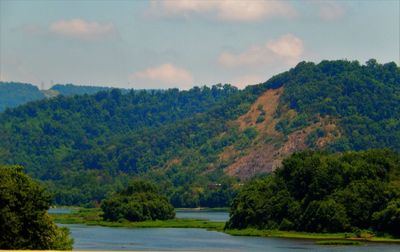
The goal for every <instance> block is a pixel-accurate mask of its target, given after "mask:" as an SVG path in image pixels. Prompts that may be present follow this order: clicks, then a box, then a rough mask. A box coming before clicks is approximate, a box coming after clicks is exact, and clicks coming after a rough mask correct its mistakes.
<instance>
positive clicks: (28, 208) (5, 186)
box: [0, 166, 73, 250]
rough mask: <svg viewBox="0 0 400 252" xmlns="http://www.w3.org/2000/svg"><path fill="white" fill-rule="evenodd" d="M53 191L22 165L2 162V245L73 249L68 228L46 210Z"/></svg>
mask: <svg viewBox="0 0 400 252" xmlns="http://www.w3.org/2000/svg"><path fill="white" fill-rule="evenodd" d="M50 202H51V197H50V195H49V194H48V193H47V192H46V191H45V189H44V188H43V187H42V186H41V185H39V184H38V183H37V182H35V181H33V180H32V179H31V178H30V177H28V176H27V175H25V174H24V173H23V169H22V167H20V166H0V234H1V235H0V249H42V250H48V249H57V250H70V249H72V244H73V241H72V239H71V238H70V237H69V230H68V229H66V228H58V227H57V226H56V225H55V224H54V223H53V221H52V220H51V219H50V217H49V215H48V214H47V210H48V209H49V206H50Z"/></svg>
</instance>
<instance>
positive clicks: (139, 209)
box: [101, 179, 175, 221]
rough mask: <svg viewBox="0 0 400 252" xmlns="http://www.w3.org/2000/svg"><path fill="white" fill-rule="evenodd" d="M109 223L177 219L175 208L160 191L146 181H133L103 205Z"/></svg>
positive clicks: (105, 217) (104, 201) (105, 218)
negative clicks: (123, 220)
mask: <svg viewBox="0 0 400 252" xmlns="http://www.w3.org/2000/svg"><path fill="white" fill-rule="evenodd" d="M101 208H102V210H103V212H104V214H103V218H104V220H107V221H119V220H122V219H125V220H128V221H146V220H167V219H173V218H174V217H175V210H174V207H173V206H172V205H171V204H170V203H169V202H168V199H167V197H165V196H164V195H162V194H161V193H160V189H159V188H157V186H156V185H155V184H153V183H151V182H148V181H145V180H137V179H136V180H133V181H131V183H130V184H129V186H128V187H127V188H125V189H123V190H121V191H120V192H118V193H114V194H112V195H110V196H109V197H108V198H107V199H105V200H103V201H102V203H101Z"/></svg>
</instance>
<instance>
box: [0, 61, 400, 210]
mask: <svg viewBox="0 0 400 252" xmlns="http://www.w3.org/2000/svg"><path fill="white" fill-rule="evenodd" d="M281 86H283V87H284V92H283V94H282V96H281V98H280V101H279V106H278V111H277V113H276V115H275V117H276V118H275V120H276V121H279V122H278V124H277V126H276V129H277V130H279V131H281V132H282V133H283V135H287V134H289V133H291V132H293V131H294V130H301V129H304V127H306V126H307V125H310V124H312V123H314V122H315V121H318V120H321V118H328V119H329V120H331V121H333V122H334V123H335V125H337V127H338V132H336V133H337V135H336V136H335V137H334V138H332V140H330V142H329V143H328V146H327V148H328V150H329V151H338V150H339V151H343V150H352V149H354V150H360V149H368V148H382V147H388V148H391V149H393V150H395V151H400V146H399V143H400V120H399V118H400V109H399V108H400V70H399V67H398V66H396V64H395V63H387V64H378V63H377V62H376V61H374V60H370V61H368V62H367V63H366V65H360V64H359V63H358V62H356V61H355V62H349V61H345V60H338V61H322V62H321V63H319V64H314V63H306V62H302V63H300V64H298V65H297V66H296V67H295V68H293V69H291V70H290V71H287V72H285V73H282V74H279V75H277V76H274V77H273V78H271V79H270V80H269V81H267V82H266V83H263V84H259V85H254V86H249V87H247V88H246V89H244V90H238V89H236V88H234V87H232V86H229V85H215V86H213V87H211V88H208V87H201V88H199V87H195V88H192V89H191V90H188V91H179V90H177V89H170V90H164V91H155V90H149V91H134V90H131V91H129V92H127V91H126V90H123V91H121V90H116V89H110V90H108V89H107V90H104V91H100V92H98V93H96V94H93V95H79V96H73V97H66V96H59V97H56V98H53V99H48V100H41V101H36V102H32V103H29V104H26V105H24V106H20V107H18V108H15V109H12V110H7V111H5V112H4V113H2V114H0V162H2V163H6V164H21V165H23V166H25V167H26V171H27V172H28V173H29V174H30V175H32V176H33V177H35V178H38V179H40V180H42V181H45V183H47V185H48V186H49V188H50V189H51V190H52V191H53V192H54V193H55V201H56V203H57V204H63V205H71V204H72V205H76V204H90V205H93V204H97V203H99V202H100V201H101V200H102V199H104V197H105V195H106V194H107V192H108V191H116V190H121V189H122V188H123V187H125V186H126V185H127V184H128V181H129V179H130V178H132V177H139V176H140V177H144V178H146V179H150V180H153V181H155V182H157V183H158V184H160V185H162V187H163V188H165V191H166V193H167V195H168V197H169V198H170V200H171V202H172V203H173V205H174V206H176V207H198V206H214V207H219V206H227V205H228V204H229V203H230V202H231V199H232V198H233V197H234V196H235V193H236V192H235V191H236V189H235V188H236V187H235V184H237V182H238V181H237V179H236V178H230V177H227V176H225V175H224V169H225V168H226V167H227V166H229V165H230V164H232V163H233V162H235V161H236V159H235V158H236V157H238V156H240V155H245V154H246V149H247V148H250V147H251V146H254V141H255V139H256V138H257V136H262V132H261V134H259V133H260V132H258V130H257V129H256V127H254V128H253V127H249V128H246V129H239V127H238V125H237V124H235V123H234V122H233V121H234V120H236V119H237V118H238V117H239V116H240V115H242V114H244V113H245V112H247V111H248V110H249V108H250V105H251V104H252V103H253V102H254V101H255V100H256V99H257V98H258V97H259V95H260V94H262V93H263V92H264V91H265V90H267V89H268V88H278V87H281ZM66 88H67V90H73V89H75V87H71V86H68V85H67V86H66ZM84 88H85V87H83V89H84ZM266 109H267V110H268V108H266ZM288 110H294V111H295V115H296V116H294V117H287V116H286V115H287V114H290V113H286V112H287V111H288ZM292 114H293V113H292ZM263 116H264V117H263ZM263 120H265V112H264V114H260V116H259V117H258V118H257V123H260V122H262V121H263ZM325 134H326V132H325V129H324V128H317V129H316V130H315V132H312V133H311V134H310V135H309V136H308V139H307V144H308V147H312V148H314V147H315V148H316V144H315V143H316V141H317V140H318V138H320V137H324V136H325ZM282 138H284V137H282ZM266 139H268V138H266ZM282 141H284V140H282ZM265 144H268V143H267V141H265ZM271 144H272V143H271ZM274 144H282V143H274ZM227 148H228V149H230V150H232V152H233V153H236V154H237V156H236V157H233V158H228V159H221V158H220V155H221V153H223V152H224V150H226V149H227Z"/></svg>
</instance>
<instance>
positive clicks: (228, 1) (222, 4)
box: [150, 0, 296, 22]
mask: <svg viewBox="0 0 400 252" xmlns="http://www.w3.org/2000/svg"><path fill="white" fill-rule="evenodd" d="M150 13H152V14H153V15H158V16H164V17H172V16H181V17H186V18H188V17H189V16H191V15H193V14H197V15H202V16H206V17H211V18H215V19H218V20H222V21H237V22H251V21H258V20H262V19H267V18H274V17H285V18H290V17H293V16H295V15H296V11H295V9H294V8H293V6H292V5H290V4H289V3H288V2H285V1H278V0H254V1H248V0H203V1H202V0H174V1H152V2H151V3H150Z"/></svg>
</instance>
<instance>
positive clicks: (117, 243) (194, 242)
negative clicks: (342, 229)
mask: <svg viewBox="0 0 400 252" xmlns="http://www.w3.org/2000/svg"><path fill="white" fill-rule="evenodd" d="M62 226H67V227H69V228H70V230H71V233H72V236H73V238H74V239H75V244H74V249H76V250H156V251H171V250H172V251H233V252H236V251H243V252H245V251H249V252H261V251H263V252H265V251H270V252H275V251H279V252H282V251H293V250H295V251H296V250H299V251H321V252H325V251H344V252H353V251H354V252H355V251H379V252H389V251H390V252H391V251H393V252H395V251H396V252H398V251H400V246H399V245H393V244H378V243H366V244H365V245H362V246H334V247H333V246H318V245H315V244H314V242H313V241H309V240H294V239H279V238H262V237H240V236H230V235H227V234H224V233H220V232H215V231H207V230H204V229H195V228H142V229H140V228H138V229H127V228H109V227H98V226H86V225H62Z"/></svg>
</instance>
